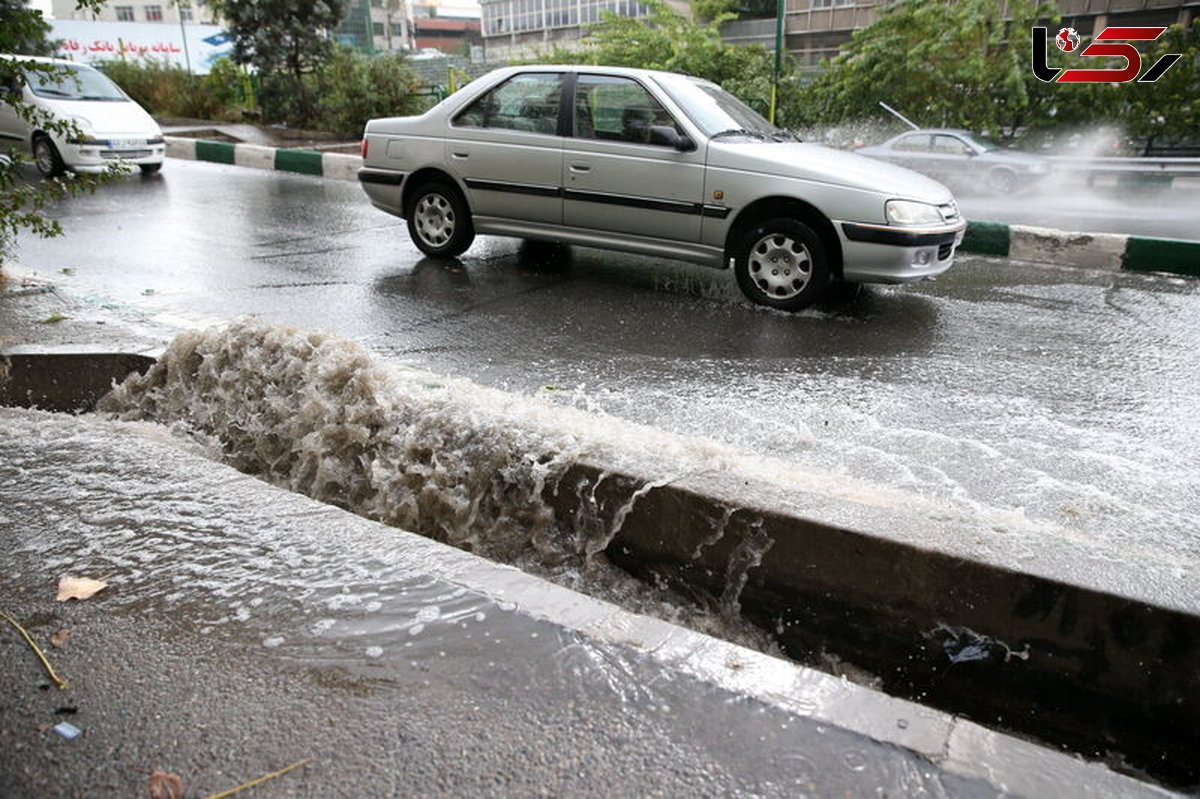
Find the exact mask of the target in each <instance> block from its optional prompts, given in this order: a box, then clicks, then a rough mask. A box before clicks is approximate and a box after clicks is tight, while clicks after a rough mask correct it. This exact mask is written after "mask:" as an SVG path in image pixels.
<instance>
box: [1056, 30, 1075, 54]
mask: <svg viewBox="0 0 1200 799" xmlns="http://www.w3.org/2000/svg"><path fill="white" fill-rule="evenodd" d="M1054 43H1055V44H1057V45H1058V49H1059V50H1062V51H1063V52H1064V53H1070V52H1071V51H1073V50H1074V49H1075V48H1076V47H1078V46H1079V34H1078V33H1077V32H1076V31H1075V29H1074V28H1063V29H1062V30H1060V31H1059V32H1058V35H1057V36H1055V37H1054Z"/></svg>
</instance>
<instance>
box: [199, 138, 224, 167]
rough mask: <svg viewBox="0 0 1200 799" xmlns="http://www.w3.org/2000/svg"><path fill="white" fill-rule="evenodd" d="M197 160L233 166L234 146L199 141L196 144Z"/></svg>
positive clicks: (220, 142) (219, 142)
mask: <svg viewBox="0 0 1200 799" xmlns="http://www.w3.org/2000/svg"><path fill="white" fill-rule="evenodd" d="M196 160H197V161H215V162H216V163H218V164H232V163H233V145H232V144H229V143H228V142H223V141H198V142H196Z"/></svg>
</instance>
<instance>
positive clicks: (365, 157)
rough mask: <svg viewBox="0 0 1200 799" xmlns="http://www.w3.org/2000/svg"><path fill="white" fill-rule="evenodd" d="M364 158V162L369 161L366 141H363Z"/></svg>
mask: <svg viewBox="0 0 1200 799" xmlns="http://www.w3.org/2000/svg"><path fill="white" fill-rule="evenodd" d="M362 157H363V160H364V161H365V160H367V140H366V139H363V140H362Z"/></svg>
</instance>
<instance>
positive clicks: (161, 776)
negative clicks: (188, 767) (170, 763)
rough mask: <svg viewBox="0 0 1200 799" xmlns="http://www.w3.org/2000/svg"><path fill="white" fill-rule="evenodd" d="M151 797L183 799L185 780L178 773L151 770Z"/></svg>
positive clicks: (151, 798)
mask: <svg viewBox="0 0 1200 799" xmlns="http://www.w3.org/2000/svg"><path fill="white" fill-rule="evenodd" d="M150 799H183V780H182V779H180V778H179V775H178V774H172V773H170V772H169V771H162V770H160V769H154V771H152V772H150Z"/></svg>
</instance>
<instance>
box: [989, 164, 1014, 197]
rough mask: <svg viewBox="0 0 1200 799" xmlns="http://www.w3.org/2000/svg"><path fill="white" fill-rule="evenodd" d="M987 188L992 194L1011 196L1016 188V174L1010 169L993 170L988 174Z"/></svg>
mask: <svg viewBox="0 0 1200 799" xmlns="http://www.w3.org/2000/svg"><path fill="white" fill-rule="evenodd" d="M988 188H989V189H991V190H992V193H993V194H1012V193H1013V192H1014V191H1016V188H1017V173H1015V172H1013V171H1012V170H1011V169H993V170H992V171H991V172H990V173H989V174H988Z"/></svg>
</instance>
